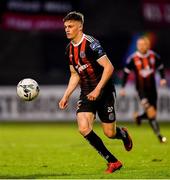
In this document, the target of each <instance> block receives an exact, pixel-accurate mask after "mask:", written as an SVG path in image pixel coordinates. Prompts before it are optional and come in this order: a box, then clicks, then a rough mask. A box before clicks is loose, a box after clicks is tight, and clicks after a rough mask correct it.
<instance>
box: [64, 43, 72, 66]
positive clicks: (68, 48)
mask: <svg viewBox="0 0 170 180" xmlns="http://www.w3.org/2000/svg"><path fill="white" fill-rule="evenodd" d="M69 51H70V45H69V44H68V46H67V47H66V49H65V59H66V61H67V62H68V64H69V65H72V62H71V60H70V56H71V55H70V53H69Z"/></svg>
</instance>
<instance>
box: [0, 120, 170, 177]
mask: <svg viewBox="0 0 170 180" xmlns="http://www.w3.org/2000/svg"><path fill="white" fill-rule="evenodd" d="M118 124H119V123H118ZM119 125H121V126H126V127H128V129H129V132H130V133H131V135H132V137H133V141H134V148H133V150H132V151H131V152H126V151H125V149H124V147H123V144H122V142H121V141H120V140H111V139H108V138H106V137H105V136H104V135H103V132H102V129H101V127H100V124H99V123H96V124H94V130H95V131H96V133H97V134H98V135H100V137H101V138H102V139H103V141H104V142H105V144H106V146H107V147H108V148H109V150H110V151H111V152H112V153H114V155H115V156H116V157H117V158H118V159H119V160H120V161H122V162H123V167H122V169H121V170H118V171H116V172H114V173H112V174H109V175H107V174H104V170H105V169H106V162H105V160H104V159H103V158H102V157H101V156H100V155H99V154H98V153H97V152H96V150H95V149H93V148H91V147H90V145H89V144H88V142H87V141H86V140H84V138H83V137H81V135H79V133H78V131H77V125H76V122H74V123H0V179H12V178H13V179H18V178H22V179H28V178H29V179H48V178H49V179H100V178H103V179H138V178H140V179H144V178H145V179H149V178H152V179H154V178H159V179H168V178H170V123H161V124H160V126H161V131H162V133H163V134H164V135H165V136H166V137H167V139H168V140H169V142H167V143H166V144H160V143H159V142H158V140H157V138H156V136H155V135H154V134H153V132H152V130H151V128H150V126H149V124H147V123H144V124H142V126H141V127H137V126H136V125H135V124H132V123H126V124H124V123H121V124H119Z"/></svg>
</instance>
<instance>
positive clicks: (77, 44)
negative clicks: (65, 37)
mask: <svg viewBox="0 0 170 180" xmlns="http://www.w3.org/2000/svg"><path fill="white" fill-rule="evenodd" d="M84 37H85V34H83V36H82V38H81V40H80V41H79V42H78V43H76V44H75V43H73V41H71V43H72V45H73V46H74V47H75V46H79V45H80V44H81V43H82V41H83V39H84Z"/></svg>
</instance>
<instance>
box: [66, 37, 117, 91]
mask: <svg viewBox="0 0 170 180" xmlns="http://www.w3.org/2000/svg"><path fill="white" fill-rule="evenodd" d="M104 55H106V53H105V51H104V50H103V48H102V46H101V45H100V43H99V41H98V40H96V39H94V38H93V37H92V36H89V35H85V34H83V37H82V39H81V41H80V42H79V43H78V44H73V43H72V42H70V43H69V45H68V46H67V49H66V56H67V59H68V60H69V64H70V65H73V67H74V69H75V70H76V72H77V73H78V74H79V76H80V87H81V94H82V95H87V94H88V93H90V92H91V91H92V90H93V89H94V88H95V87H96V86H97V84H98V83H99V81H100V79H101V76H102V73H103V67H102V66H100V64H99V63H98V62H97V60H98V59H100V58H101V57H102V56H104ZM105 89H110V90H112V91H113V89H114V85H113V82H112V80H111V79H110V80H109V81H108V82H107V84H106V86H105Z"/></svg>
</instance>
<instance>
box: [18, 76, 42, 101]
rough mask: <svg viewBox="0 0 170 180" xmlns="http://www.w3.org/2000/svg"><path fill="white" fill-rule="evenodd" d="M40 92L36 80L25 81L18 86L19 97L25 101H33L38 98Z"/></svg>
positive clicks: (27, 79)
mask: <svg viewBox="0 0 170 180" xmlns="http://www.w3.org/2000/svg"><path fill="white" fill-rule="evenodd" d="M39 91H40V88H39V85H38V83H37V82H36V81H35V80H34V79H30V78H26V79H23V80H21V81H20V82H19V83H18V85H17V95H18V96H19V97H20V98H21V99H22V100H24V101H32V100H33V99H35V98H36V97H37V96H38V94H39Z"/></svg>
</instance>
